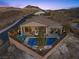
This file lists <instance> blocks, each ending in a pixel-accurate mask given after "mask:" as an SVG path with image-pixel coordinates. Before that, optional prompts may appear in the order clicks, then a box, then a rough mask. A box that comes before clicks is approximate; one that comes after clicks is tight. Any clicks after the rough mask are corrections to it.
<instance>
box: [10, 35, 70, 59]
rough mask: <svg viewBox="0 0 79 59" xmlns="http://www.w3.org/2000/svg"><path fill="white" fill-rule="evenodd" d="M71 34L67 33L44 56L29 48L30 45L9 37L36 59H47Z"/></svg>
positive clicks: (13, 42)
mask: <svg viewBox="0 0 79 59" xmlns="http://www.w3.org/2000/svg"><path fill="white" fill-rule="evenodd" d="M69 36H70V34H68V35H66V36H65V37H64V38H63V39H62V40H61V41H60V42H58V43H57V44H56V45H55V46H54V47H52V49H51V50H50V51H49V52H48V53H47V54H45V55H44V56H41V55H39V54H38V53H36V52H35V51H33V50H31V49H29V48H28V47H26V46H25V45H23V44H22V43H20V42H18V41H16V40H14V39H13V38H11V37H9V39H10V43H11V44H14V45H15V46H16V47H17V48H19V49H21V50H22V51H24V52H26V53H28V54H30V55H32V56H34V57H35V58H36V59H47V57H48V56H49V55H51V54H52V53H53V52H54V51H55V50H56V49H57V48H58V47H59V46H61V45H62V44H63V42H64V40H66V39H67V38H68V37H69Z"/></svg>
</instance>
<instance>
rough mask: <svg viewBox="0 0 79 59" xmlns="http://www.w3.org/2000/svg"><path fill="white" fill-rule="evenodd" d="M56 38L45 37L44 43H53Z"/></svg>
mask: <svg viewBox="0 0 79 59" xmlns="http://www.w3.org/2000/svg"><path fill="white" fill-rule="evenodd" d="M55 41H56V38H46V45H53V44H54V42H55Z"/></svg>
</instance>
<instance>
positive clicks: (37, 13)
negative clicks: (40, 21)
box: [34, 11, 46, 15]
mask: <svg viewBox="0 0 79 59" xmlns="http://www.w3.org/2000/svg"><path fill="white" fill-rule="evenodd" d="M45 13H46V12H45V11H38V12H36V13H35V14H34V15H43V14H45Z"/></svg>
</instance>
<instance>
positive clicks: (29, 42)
mask: <svg viewBox="0 0 79 59" xmlns="http://www.w3.org/2000/svg"><path fill="white" fill-rule="evenodd" d="M27 44H28V45H30V46H35V45H37V44H38V40H37V39H36V38H30V39H29V40H28V43H27Z"/></svg>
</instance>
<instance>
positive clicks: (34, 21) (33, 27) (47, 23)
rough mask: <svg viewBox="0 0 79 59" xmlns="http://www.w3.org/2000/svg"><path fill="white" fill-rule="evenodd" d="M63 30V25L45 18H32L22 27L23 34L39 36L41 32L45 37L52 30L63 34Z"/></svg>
mask: <svg viewBox="0 0 79 59" xmlns="http://www.w3.org/2000/svg"><path fill="white" fill-rule="evenodd" d="M62 28H63V26H62V24H60V23H58V22H55V21H52V20H50V19H48V18H46V17H45V16H37V17H32V18H30V19H28V20H27V21H26V22H24V23H23V24H21V25H20V31H21V34H22V33H24V34H25V33H31V34H33V33H35V34H37V33H38V32H39V31H43V32H44V34H45V35H48V34H50V32H51V29H52V30H53V29H54V31H57V30H60V32H62Z"/></svg>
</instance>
